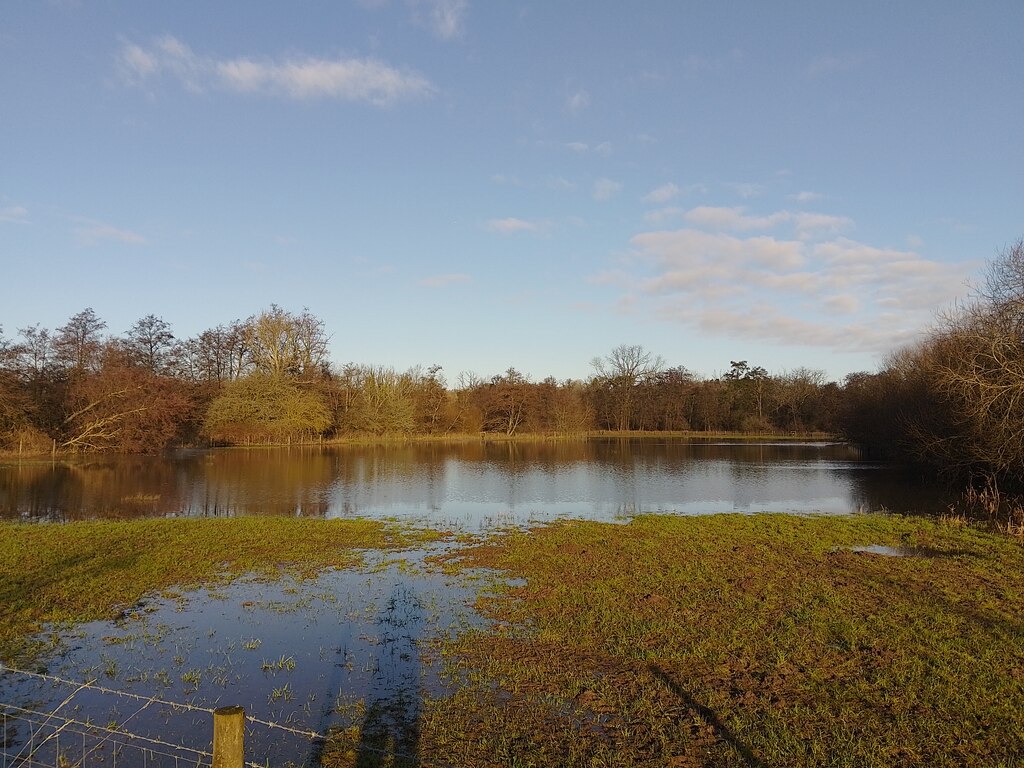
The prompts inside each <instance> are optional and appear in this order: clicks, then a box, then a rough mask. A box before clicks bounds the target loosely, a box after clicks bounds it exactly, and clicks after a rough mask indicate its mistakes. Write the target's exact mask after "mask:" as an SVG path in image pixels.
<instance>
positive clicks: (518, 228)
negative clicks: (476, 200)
mask: <svg viewBox="0 0 1024 768" xmlns="http://www.w3.org/2000/svg"><path fill="white" fill-rule="evenodd" d="M486 226H487V229H489V230H490V231H491V232H497V233H498V234H501V235H514V234H517V233H520V232H539V231H540V230H541V229H542V228H543V227H542V225H541V224H540V223H539V222H536V221H527V220H526V219H517V218H515V217H511V216H510V217H508V218H505V219H490V220H488V221H487V224H486Z"/></svg>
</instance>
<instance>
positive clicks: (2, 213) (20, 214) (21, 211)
mask: <svg viewBox="0 0 1024 768" xmlns="http://www.w3.org/2000/svg"><path fill="white" fill-rule="evenodd" d="M0 223H3V224H27V223H28V208H26V207H25V206H23V205H9V206H7V207H6V208H0Z"/></svg>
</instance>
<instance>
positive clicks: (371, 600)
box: [0, 551, 481, 766]
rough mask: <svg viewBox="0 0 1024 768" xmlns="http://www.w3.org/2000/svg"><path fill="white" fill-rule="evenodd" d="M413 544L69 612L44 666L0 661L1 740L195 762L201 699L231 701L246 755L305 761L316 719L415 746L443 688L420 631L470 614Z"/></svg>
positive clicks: (208, 730)
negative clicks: (85, 612) (360, 565)
mask: <svg viewBox="0 0 1024 768" xmlns="http://www.w3.org/2000/svg"><path fill="white" fill-rule="evenodd" d="M427 554H431V553H430V552H426V551H424V552H418V553H403V555H402V557H403V561H402V562H394V560H393V556H392V558H391V559H387V560H384V561H382V562H381V563H379V564H378V565H377V566H376V567H371V568H370V569H369V570H363V571H328V572H325V573H323V574H321V575H320V576H319V577H318V578H316V579H313V580H309V581H296V580H294V579H290V578H284V579H281V580H279V581H274V582H266V581H257V580H252V579H249V580H245V579H242V580H236V581H234V582H232V583H230V584H227V585H218V586H216V587H209V588H203V589H200V590H197V591H194V592H188V593H183V594H180V595H175V594H173V593H167V594H165V595H164V596H162V597H160V598H157V599H152V600H148V601H146V602H144V603H143V604H140V605H138V606H135V607H133V608H132V609H131V610H130V611H128V612H126V613H125V614H124V615H123V616H122V617H121V618H120V619H118V620H117V621H114V622H93V623H89V624H84V625H79V626H77V627H75V628H74V629H73V630H72V631H70V632H69V633H67V634H65V635H63V636H62V637H61V639H60V644H59V646H58V650H57V652H56V653H55V654H54V655H53V656H52V657H51V658H50V659H49V660H47V662H46V665H45V667H46V668H45V670H37V671H44V672H45V673H46V675H48V677H39V676H28V675H23V674H19V673H14V672H9V671H3V672H0V702H2V704H0V712H2V713H3V714H2V722H0V746H2V747H3V750H2V752H3V754H4V755H5V757H11V756H15V763H14V764H21V763H20V762H18V761H19V760H22V759H28V760H29V762H26V763H25V764H26V765H27V764H41V763H46V764H47V765H57V764H65V763H64V762H61V760H62V759H63V760H65V761H67V760H70V761H71V762H70V763H68V764H75V765H78V764H80V761H81V764H84V765H109V764H111V762H112V761H114V764H116V763H118V762H123V763H124V764H125V765H131V764H142V763H143V762H145V764H146V765H147V766H158V765H174V766H177V765H179V764H185V762H179V761H186V762H187V761H188V760H191V761H192V763H191V764H195V763H197V762H201V761H202V754H201V753H203V752H205V751H209V750H210V748H211V747H210V745H211V738H212V731H213V726H212V713H211V710H212V709H214V708H217V707H223V706H229V705H236V704H240V705H242V706H244V707H245V711H246V716H247V717H248V718H250V720H249V722H247V727H246V737H245V738H246V760H247V761H255V762H258V763H260V764H268V763H269V764H270V765H295V766H302V765H317V764H319V755H320V751H321V750H322V748H323V744H322V741H318V740H317V739H315V738H313V737H312V735H313V734H324V733H327V732H328V731H330V732H332V733H344V734H346V738H351V740H352V746H353V749H356V750H359V751H360V753H362V751H363V750H369V751H370V752H381V751H382V750H384V751H386V750H391V759H398V760H401V759H402V757H403V756H404V757H405V758H408V759H414V758H415V751H416V738H417V725H416V724H417V721H418V718H419V714H420V708H421V706H422V702H423V700H424V697H425V696H440V695H444V693H445V692H446V690H447V685H446V682H445V681H444V680H443V679H442V674H441V672H442V670H441V669H440V664H439V662H437V661H436V660H434V659H432V655H431V654H430V644H431V641H432V640H433V639H435V638H438V637H442V636H445V635H447V634H449V633H452V632H455V631H457V630H461V629H464V628H465V627H467V626H472V625H478V624H479V623H481V620H480V619H479V618H478V617H476V616H475V614H474V613H473V612H472V610H471V609H470V608H469V607H468V604H469V602H470V601H471V600H472V598H473V597H474V596H475V594H476V592H475V590H471V585H470V584H469V583H468V581H467V580H466V579H459V578H458V577H453V576H449V575H446V574H439V573H433V572H428V571H425V570H424V569H423V568H422V558H423V556H425V555H427ZM63 681H66V682H63ZM83 681H95V682H94V683H93V684H92V686H90V687H88V688H84V689H78V685H80V683H81V682H83ZM102 689H106V690H102ZM27 712H38V713H54V712H56V717H53V718H51V719H50V720H47V718H46V717H45V714H44V715H28V714H26V713H27ZM259 721H262V722H259ZM61 723H64V724H65V726H64V731H63V732H61V733H58V734H56V737H54V736H53V734H52V733H50V732H52V731H54V730H56V728H55V727H54V726H55V725H59V724H61ZM67 723H70V725H68V724H67ZM90 726H91V731H90ZM47 733H50V735H49V738H45V739H44V738H43V737H42V736H41V734H47ZM124 733H130V734H132V738H124V739H122V738H121V736H120V735H121V734H124ZM133 740H134V741H133ZM122 742H124V744H122ZM139 744H141V745H142V746H141V747H140V746H138V745H139ZM381 745H390V746H383V747H382V746H381ZM139 749H141V750H142V751H143V754H142V756H141V757H140V755H139V753H138V752H137V751H135V750H139ZM118 750H120V752H118ZM183 750H184V751H183ZM59 754H64V755H65V757H64V758H60V757H59V756H58V755H59ZM161 755H162V756H163V762H161ZM83 757H85V759H84V760H83V759H82V758H83ZM384 757H385V756H384V755H383V754H382V755H380V757H379V758H378V759H384ZM144 758H145V759H144ZM372 764H377V763H372ZM5 765H6V763H5Z"/></svg>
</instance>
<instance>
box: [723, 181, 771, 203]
mask: <svg viewBox="0 0 1024 768" xmlns="http://www.w3.org/2000/svg"><path fill="white" fill-rule="evenodd" d="M725 186H726V187H727V188H728V189H731V190H732V191H733V192H734V193H735V194H737V195H739V196H740V197H742V198H744V199H747V198H751V197H760V196H761V195H763V194H764V185H763V184H755V183H754V182H751V181H733V182H729V183H728V184H726V185H725Z"/></svg>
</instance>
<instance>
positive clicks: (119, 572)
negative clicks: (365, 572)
mask: <svg viewBox="0 0 1024 768" xmlns="http://www.w3.org/2000/svg"><path fill="white" fill-rule="evenodd" d="M436 538H437V535H436V534H432V533H429V532H416V533H414V532H410V531H403V530H399V529H397V528H395V527H392V526H388V525H385V524H382V523H380V522H376V521H371V520H309V519H282V518H273V517H247V518H237V519H226V520H167V519H150V520H132V521H124V522H82V523H68V524H64V525H34V524H19V523H0V604H2V605H3V606H4V610H3V612H2V614H0V660H4V661H8V662H10V661H12V660H14V659H17V658H18V657H19V656H22V655H24V654H25V653H27V652H30V651H31V650H32V649H31V648H30V647H29V645H28V644H27V639H28V636H29V635H30V634H32V633H35V632H38V631H39V630H40V629H42V628H43V627H44V626H45V625H51V626H53V627H54V632H57V633H58V634H59V627H60V626H61V625H67V624H76V623H80V622H84V621H92V620H95V619H104V618H110V617H111V616H112V615H113V614H114V613H116V612H117V611H119V610H124V609H127V608H129V607H131V606H132V605H134V604H135V603H137V602H138V601H139V600H140V599H142V598H143V597H144V596H145V595H146V594H148V593H154V592H159V591H161V590H164V589H167V588H170V587H179V588H180V587H188V586H195V585H199V584H202V583H208V582H211V581H217V580H221V579H229V578H232V577H235V576H239V575H243V574H254V575H258V576H278V575H281V574H282V573H289V574H299V575H302V574H306V575H313V574H316V573H317V572H319V571H320V570H322V569H323V568H326V567H329V566H334V567H354V566H356V565H359V564H360V563H361V562H362V551H363V550H367V549H398V548H402V547H407V546H410V545H412V544H415V543H417V542H419V543H422V542H424V541H428V540H431V539H436Z"/></svg>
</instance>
